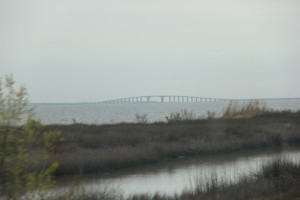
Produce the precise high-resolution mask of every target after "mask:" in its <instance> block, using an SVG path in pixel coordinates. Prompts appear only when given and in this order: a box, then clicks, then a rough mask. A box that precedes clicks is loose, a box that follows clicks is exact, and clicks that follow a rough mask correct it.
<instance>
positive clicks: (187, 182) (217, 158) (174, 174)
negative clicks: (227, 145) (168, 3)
mask: <svg viewBox="0 0 300 200" xmlns="http://www.w3.org/2000/svg"><path fill="white" fill-rule="evenodd" d="M278 158H283V159H286V160H290V161H292V162H299V161H300V149H299V148H296V149H291V148H290V149H286V150H272V151H269V152H265V153H261V152H260V153H259V152H258V151H245V152H241V153H230V154H222V155H210V156H198V157H192V158H185V159H177V160H172V161H165V162H161V163H158V164H155V165H149V166H143V167H138V168H133V169H123V170H118V171H116V172H110V173H104V174H98V175H95V174H93V175H90V176H84V177H83V179H82V180H81V183H82V185H83V187H84V188H85V190H86V191H87V192H89V193H90V192H91V193H95V192H99V191H101V190H103V188H106V189H107V188H111V189H115V190H117V191H119V192H121V193H122V194H123V195H124V197H129V196H130V195H133V194H148V195H154V194H155V193H160V194H165V195H170V196H172V195H175V194H181V193H182V192H183V191H187V190H191V189H193V188H195V186H196V183H197V184H201V185H203V186H205V185H206V183H208V182H209V181H210V180H211V178H212V177H216V178H217V179H218V180H221V181H223V182H236V181H238V180H239V178H240V177H242V176H251V175H253V174H255V173H257V172H259V170H260V169H261V167H262V165H265V164H267V163H269V162H271V161H272V160H274V159H278ZM71 182H72V181H71V179H70V178H64V179H62V180H60V181H59V184H60V185H59V190H60V191H63V190H66V189H67V188H68V187H69V186H70V184H71Z"/></svg>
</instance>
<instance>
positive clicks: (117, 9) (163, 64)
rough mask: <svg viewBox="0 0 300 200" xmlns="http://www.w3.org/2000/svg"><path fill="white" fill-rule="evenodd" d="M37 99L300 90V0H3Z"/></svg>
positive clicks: (2, 71)
mask: <svg viewBox="0 0 300 200" xmlns="http://www.w3.org/2000/svg"><path fill="white" fill-rule="evenodd" d="M6 74H13V75H14V78H15V80H16V81H17V83H20V84H25V85H26V87H27V89H28V92H29V94H30V100H31V102H85V101H87V102H94V101H102V100H108V99H114V98H122V97H129V96H141V95H158V94H166V95H167V94H169V95H190V96H204V97H220V98H269V97H300V89H299V88H300V87H299V86H300V1H299V0H248V1H246V0H82V1H76V0H69V1H67V0H0V76H1V77H2V78H3V76H4V75H6Z"/></svg>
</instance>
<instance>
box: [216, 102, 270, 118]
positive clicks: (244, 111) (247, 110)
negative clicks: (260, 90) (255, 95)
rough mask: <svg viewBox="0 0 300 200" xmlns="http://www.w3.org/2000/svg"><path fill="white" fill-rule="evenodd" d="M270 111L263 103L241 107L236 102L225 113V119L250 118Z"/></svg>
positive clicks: (251, 103) (253, 103) (247, 104)
mask: <svg viewBox="0 0 300 200" xmlns="http://www.w3.org/2000/svg"><path fill="white" fill-rule="evenodd" d="M268 111H270V110H269V109H268V108H267V107H266V105H265V104H264V103H263V102H261V101H258V100H256V101H250V102H249V103H246V104H244V105H240V104H239V103H238V102H236V101H231V102H230V103H229V105H228V106H227V107H226V108H225V109H224V111H223V116H222V117H223V118H227V119H228V118H250V117H254V116H257V115H261V114H263V113H266V112H268Z"/></svg>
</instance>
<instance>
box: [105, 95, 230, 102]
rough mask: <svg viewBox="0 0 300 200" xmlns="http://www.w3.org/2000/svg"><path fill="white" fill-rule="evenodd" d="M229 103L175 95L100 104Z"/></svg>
mask: <svg viewBox="0 0 300 200" xmlns="http://www.w3.org/2000/svg"><path fill="white" fill-rule="evenodd" d="M217 101H231V99H219V98H207V97H193V96H177V95H154V96H138V97H127V98H121V99H114V100H108V101H102V102H100V103H101V104H121V103H122V104H123V103H183V102H184V103H190V102H217Z"/></svg>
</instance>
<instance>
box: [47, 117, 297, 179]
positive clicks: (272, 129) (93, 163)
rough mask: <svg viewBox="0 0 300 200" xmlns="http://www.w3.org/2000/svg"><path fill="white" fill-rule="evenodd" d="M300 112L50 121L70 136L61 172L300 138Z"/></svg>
mask: <svg viewBox="0 0 300 200" xmlns="http://www.w3.org/2000/svg"><path fill="white" fill-rule="evenodd" d="M299 121H300V112H294V113H292V112H280V113H275V112H274V113H271V112H268V113H265V114H262V115H259V116H256V117H252V118H239V119H224V118H220V119H213V120H209V119H202V120H190V121H189V120H186V121H177V122H172V123H153V124H141V123H135V124H125V123H123V124H116V125H101V126H99V125H85V124H73V125H48V126H47V127H46V129H51V130H53V129H56V130H61V131H62V135H63V137H64V139H65V141H64V142H63V143H62V144H61V145H60V146H59V147H58V153H57V154H56V155H55V156H53V157H54V159H58V160H59V161H60V163H61V165H60V167H59V169H58V171H57V175H64V174H75V173H78V172H82V173H93V172H99V171H103V170H110V169H117V168H124V167H132V166H136V165H141V164H145V163H153V162H158V161H160V160H163V159H170V158H176V157H180V156H192V155H199V154H213V153H223V152H231V151H238V150H242V149H253V148H267V147H278V146H280V145H282V144H299V143H300V124H299Z"/></svg>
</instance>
